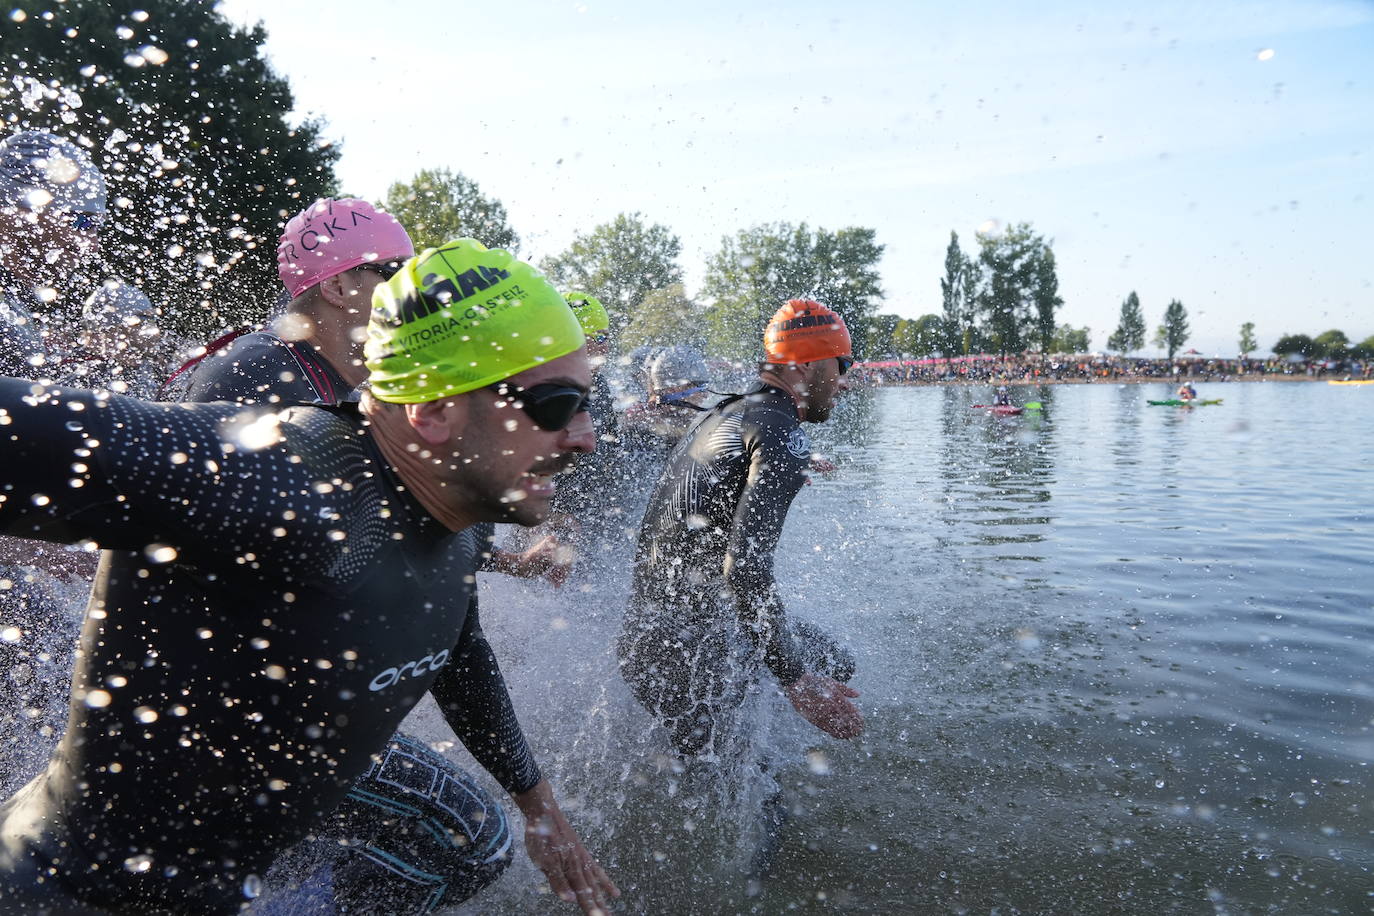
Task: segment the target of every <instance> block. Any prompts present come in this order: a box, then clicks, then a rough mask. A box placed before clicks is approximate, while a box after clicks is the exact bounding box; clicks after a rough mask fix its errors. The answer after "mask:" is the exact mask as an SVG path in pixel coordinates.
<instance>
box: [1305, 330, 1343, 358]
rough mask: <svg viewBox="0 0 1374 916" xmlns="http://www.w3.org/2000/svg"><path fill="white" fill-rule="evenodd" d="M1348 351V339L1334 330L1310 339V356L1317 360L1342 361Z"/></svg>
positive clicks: (1340, 332)
mask: <svg viewBox="0 0 1374 916" xmlns="http://www.w3.org/2000/svg"><path fill="white" fill-rule="evenodd" d="M1349 349H1350V338H1348V337H1346V336H1345V332H1343V331H1337V330H1335V329H1334V328H1333V329H1332V330H1330V331H1326V332H1324V333H1322V334H1318V335H1317V336H1316V337H1314V338H1312V355H1313V356H1315V357H1317V358H1318V359H1342V358H1344V357H1345V355H1346V352H1347V351H1348V350H1349Z"/></svg>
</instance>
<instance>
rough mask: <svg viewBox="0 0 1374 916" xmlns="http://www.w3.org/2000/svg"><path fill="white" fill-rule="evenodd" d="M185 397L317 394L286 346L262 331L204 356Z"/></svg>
mask: <svg viewBox="0 0 1374 916" xmlns="http://www.w3.org/2000/svg"><path fill="white" fill-rule="evenodd" d="M185 399H186V400H188V401H235V402H238V403H240V404H253V403H272V404H279V403H281V404H291V403H306V404H308V403H310V402H311V401H315V400H317V399H318V395H317V394H316V393H315V389H314V388H313V387H311V385H310V381H309V380H308V379H306V378H304V377H303V376H302V373H301V368H300V367H299V366H298V365H297V364H296V361H295V360H294V359H292V357H291V353H290V352H289V351H288V350H287V349H286V347H284V346H282V345H281V344H279V343H276V342H274V341H272V340H271V339H264V338H263V335H259V334H248V335H246V336H244V337H240V338H239V339H238V340H236V341H234V342H233V344H231V345H230V346H229V348H228V349H227V350H225V351H223V352H220V353H212V354H211V355H209V356H207V357H205V359H203V360H201V362H200V364H199V365H197V366H196V368H195V369H194V370H193V371H192V374H191V382H190V386H189V387H188V388H187V389H186V398H185Z"/></svg>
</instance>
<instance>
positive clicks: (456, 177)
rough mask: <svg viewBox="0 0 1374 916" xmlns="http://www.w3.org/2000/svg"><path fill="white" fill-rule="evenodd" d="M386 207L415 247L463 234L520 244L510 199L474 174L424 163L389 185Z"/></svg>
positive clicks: (496, 243)
mask: <svg viewBox="0 0 1374 916" xmlns="http://www.w3.org/2000/svg"><path fill="white" fill-rule="evenodd" d="M386 209H387V210H389V211H390V212H391V215H392V216H394V217H396V219H398V220H400V222H401V225H402V226H405V228H406V232H408V233H410V239H411V241H412V242H414V243H415V250H416V251H423V250H424V249H426V248H438V247H439V246H440V245H442V244H444V243H445V242H451V241H453V240H454V239H461V238H472V239H476V240H477V241H479V242H481V243H482V244H483V245H486V246H487V247H488V248H504V249H505V250H506V251H509V252H511V253H516V252H518V251H519V250H520V236H518V235H516V234H515V230H514V229H512V228H511V227H510V223H509V222H508V221H507V216H506V207H505V205H504V204H502V203H501V201H499V200H496V199H495V198H493V197H487V196H486V195H485V194H483V193H482V189H481V188H479V187H478V186H477V182H475V181H473V180H472V179H471V178H468V177H467V176H466V175H463V174H460V173H458V172H453V171H450V170H449V169H446V168H438V169H421V170H420V171H419V172H417V173H416V175H415V177H414V178H412V179H411V180H410V181H408V182H405V181H398V182H396V183H395V184H393V185H392V186H391V187H389V188H387V191H386ZM586 292H590V290H586Z"/></svg>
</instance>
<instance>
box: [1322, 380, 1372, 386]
mask: <svg viewBox="0 0 1374 916" xmlns="http://www.w3.org/2000/svg"><path fill="white" fill-rule="evenodd" d="M1326 384H1328V385H1374V378H1357V379H1334V378H1329V379H1327V380H1326Z"/></svg>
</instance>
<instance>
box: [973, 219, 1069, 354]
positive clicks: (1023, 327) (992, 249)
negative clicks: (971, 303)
mask: <svg viewBox="0 0 1374 916" xmlns="http://www.w3.org/2000/svg"><path fill="white" fill-rule="evenodd" d="M1051 244H1052V243H1051V242H1050V241H1049V240H1047V239H1045V238H1044V237H1043V236H1041V235H1039V234H1038V233H1036V232H1035V231H1034V230H1033V229H1032V228H1031V226H1030V224H1029V223H1017V224H1016V225H1013V226H1010V227H1008V228H1007V230H1006V232H1003V233H1001V234H998V235H980V236H978V246H979V252H978V267H979V268H980V278H979V281H978V283H977V288H978V295H977V303H978V309H979V314H980V315H981V317H982V328H981V331H982V335H983V338H984V341H985V343H986V344H987V345H988V346H989V347H990V348H991V349H993V350H995V351H997V352H999V353H1017V352H1020V351H1022V350H1024V349H1026V348H1027V347H1028V346H1030V345H1032V344H1038V345H1039V346H1040V347H1041V348H1042V349H1049V348H1050V347H1051V346H1052V345H1053V339H1054V328H1055V324H1054V314H1055V312H1056V311H1057V310H1058V308H1059V307H1060V306H1061V305H1063V304H1064V300H1063V299H1061V298H1060V297H1059V278H1058V275H1057V273H1056V270H1055V260H1054V251H1053V249H1052V248H1051V247H1050V246H1051Z"/></svg>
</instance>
